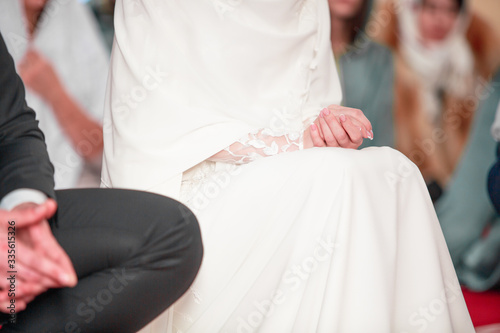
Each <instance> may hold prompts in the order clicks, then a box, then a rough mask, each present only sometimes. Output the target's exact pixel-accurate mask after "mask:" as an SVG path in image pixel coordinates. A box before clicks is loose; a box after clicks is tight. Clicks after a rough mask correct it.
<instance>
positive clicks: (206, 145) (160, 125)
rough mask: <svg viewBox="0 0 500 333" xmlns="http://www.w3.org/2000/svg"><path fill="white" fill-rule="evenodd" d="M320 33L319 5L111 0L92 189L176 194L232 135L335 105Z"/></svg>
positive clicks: (286, 123) (324, 24) (325, 26)
mask: <svg viewBox="0 0 500 333" xmlns="http://www.w3.org/2000/svg"><path fill="white" fill-rule="evenodd" d="M329 31H330V20H329V10H328V2H327V0H286V1H258V0H182V1H165V0H135V1H119V2H117V5H116V9H115V32H116V35H115V41H114V46H113V52H112V64H111V71H110V80H109V86H108V92H107V100H106V106H105V119H104V135H105V151H104V159H103V173H102V181H103V185H104V186H109V187H127V188H135V189H141V190H149V191H153V192H158V193H161V194H165V195H170V196H173V197H177V196H178V191H179V188H180V180H181V177H182V173H183V172H184V171H186V170H187V169H189V168H191V167H192V166H194V165H196V164H198V163H200V162H202V161H204V160H205V159H207V158H209V157H210V156H212V155H213V154H215V153H217V152H218V151H220V150H222V149H224V148H225V147H227V146H229V145H230V144H232V143H233V142H235V141H236V140H237V139H239V138H241V137H242V136H243V135H245V134H247V133H249V132H251V131H253V130H255V129H259V128H264V127H267V128H269V127H273V128H274V129H277V128H278V129H279V128H280V127H282V130H283V131H286V130H289V129H297V128H298V127H300V126H302V120H304V119H306V118H308V117H311V116H313V115H315V114H318V113H319V111H320V110H321V108H322V107H325V106H327V105H329V104H336V103H340V102H341V89H340V85H339V81H338V76H337V72H336V67H335V63H334V61H333V55H332V51H331V45H330V36H329Z"/></svg>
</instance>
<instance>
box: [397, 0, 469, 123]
mask: <svg viewBox="0 0 500 333" xmlns="http://www.w3.org/2000/svg"><path fill="white" fill-rule="evenodd" d="M421 1H422V0H399V8H398V18H399V30H400V31H401V36H400V38H401V51H402V54H403V57H404V58H405V59H406V61H407V63H408V64H409V65H410V66H411V67H412V69H413V70H414V71H416V72H417V74H418V75H419V76H420V78H421V81H422V84H423V88H424V107H425V110H426V111H427V112H428V115H429V117H430V119H431V120H433V121H436V119H437V117H438V116H439V115H440V114H441V110H442V108H441V101H440V96H439V91H445V92H447V93H450V94H451V95H453V96H456V97H461V98H464V97H466V95H467V94H468V93H470V89H471V84H472V78H473V71H474V58H473V55H472V50H471V49H470V46H469V44H468V42H467V39H466V37H465V32H466V29H467V26H468V23H469V17H468V15H467V12H468V10H467V1H464V6H465V7H466V8H464V9H462V10H461V12H460V14H459V16H458V17H457V20H456V22H455V26H454V27H453V29H452V31H451V32H450V33H449V35H448V36H447V37H446V39H445V40H443V41H441V42H436V43H433V44H432V45H425V46H424V45H423V44H422V43H421V40H422V39H421V37H420V32H419V27H418V23H417V15H418V9H417V8H418V4H419V3H421Z"/></svg>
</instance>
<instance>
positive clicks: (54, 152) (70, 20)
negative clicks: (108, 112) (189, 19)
mask: <svg viewBox="0 0 500 333" xmlns="http://www.w3.org/2000/svg"><path fill="white" fill-rule="evenodd" d="M0 30H1V31H2V33H3V35H4V36H5V41H6V44H7V47H8V49H9V52H10V53H11V54H12V56H13V58H14V61H15V63H16V66H17V70H18V73H19V74H20V76H21V78H22V79H23V82H24V84H25V86H26V87H27V93H26V100H27V102H28V104H29V105H30V106H31V107H32V108H33V109H34V110H36V114H37V119H38V120H39V122H40V128H41V129H42V131H43V132H44V134H45V141H46V143H47V148H48V151H49V157H50V160H51V161H52V163H53V164H54V168H55V182H56V188H57V189H62V188H72V187H95V186H98V184H99V182H98V179H99V172H100V166H101V155H102V126H101V124H100V123H101V119H102V108H103V105H104V93H105V89H106V88H105V87H106V78H107V72H108V58H109V56H108V53H107V51H106V46H105V44H104V42H103V39H102V37H101V35H100V33H99V31H98V28H97V25H96V23H95V19H94V18H93V16H92V13H91V12H90V11H89V10H88V9H87V8H86V7H85V6H84V5H82V4H80V3H78V1H76V0H69V1H57V0H23V1H20V0H2V1H1V2H0Z"/></svg>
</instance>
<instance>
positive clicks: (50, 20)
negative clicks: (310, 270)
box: [0, 0, 500, 291]
mask: <svg viewBox="0 0 500 333" xmlns="http://www.w3.org/2000/svg"><path fill="white" fill-rule="evenodd" d="M114 2H115V1H114V0H87V1H85V0H80V1H77V0H48V1H47V0H8V1H6V0H2V1H1V4H0V31H2V33H3V35H4V38H5V40H6V42H7V44H8V47H9V51H10V52H11V54H12V56H13V57H14V60H15V62H16V65H17V68H18V72H19V74H20V76H21V78H22V79H23V81H24V83H25V85H26V87H27V92H28V94H27V99H28V102H29V104H30V106H31V107H33V108H34V109H35V111H36V113H37V117H38V119H39V121H40V127H41V128H42V130H43V131H44V133H45V135H46V141H47V145H48V150H49V155H50V157H51V159H52V162H53V163H54V166H55V169H56V174H55V175H56V176H55V177H56V186H57V188H71V187H89V186H98V183H99V170H100V163H101V161H100V158H101V154H102V127H101V122H100V119H101V113H102V105H103V98H104V91H105V85H106V77H107V67H108V62H109V54H110V52H111V46H112V41H113V8H114ZM329 4H330V16H331V24H332V29H331V41H332V49H333V53H334V58H335V61H336V63H337V67H338V72H339V75H340V80H341V84H342V89H343V96H344V99H343V104H344V105H345V106H349V107H354V108H359V109H361V110H363V111H364V112H365V114H366V115H367V117H368V118H369V119H370V121H371V122H372V124H373V131H374V134H375V136H374V140H373V141H367V142H366V143H365V145H364V147H366V146H368V145H373V146H391V147H394V148H396V149H398V150H400V151H401V152H403V153H404V154H405V155H407V156H408V157H409V158H410V159H411V160H412V161H413V162H414V163H415V164H416V165H417V166H418V167H419V168H420V170H421V172H422V174H423V177H424V179H425V181H426V183H427V185H428V188H429V192H430V194H431V198H432V200H433V202H434V204H435V207H436V211H437V213H438V217H439V220H440V223H441V226H442V229H443V233H444V236H445V238H446V241H447V243H448V247H449V249H450V253H451V255H452V259H453V261H454V264H455V267H456V270H457V274H458V276H459V279H460V281H461V282H462V283H463V284H464V285H466V286H467V287H468V288H470V289H472V290H478V291H482V290H488V289H492V288H493V289H494V288H498V287H499V285H500V283H499V281H500V217H499V215H498V214H499V209H500V163H499V162H498V160H497V158H498V156H499V154H500V149H499V148H498V147H499V146H498V143H497V142H498V141H500V117H497V118H498V119H497V121H495V118H496V114H497V113H500V108H499V102H500V37H499V36H500V20H499V19H498V18H499V16H500V1H498V0H470V1H469V0H379V1H375V0H373V1H372V0H329ZM497 110H498V112H497Z"/></svg>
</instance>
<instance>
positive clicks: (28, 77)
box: [19, 49, 62, 103]
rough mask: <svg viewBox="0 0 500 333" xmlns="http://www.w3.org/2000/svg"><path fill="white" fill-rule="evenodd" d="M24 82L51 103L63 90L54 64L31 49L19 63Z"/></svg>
mask: <svg viewBox="0 0 500 333" xmlns="http://www.w3.org/2000/svg"><path fill="white" fill-rule="evenodd" d="M19 75H20V76H21V78H22V80H23V82H24V84H25V85H26V86H28V87H29V88H30V89H32V90H33V91H35V92H36V93H37V94H38V95H40V96H41V97H42V98H43V99H45V100H46V101H47V102H49V103H54V101H55V100H56V99H57V97H58V95H59V94H60V92H61V90H62V85H61V82H60V81H59V77H58V76H57V74H56V72H55V70H54V68H53V67H52V65H51V64H50V63H49V62H48V61H47V60H46V59H45V58H44V57H43V56H42V55H41V54H40V53H39V52H37V51H35V50H33V49H30V50H28V52H26V55H25V56H24V58H23V59H22V61H21V62H20V64H19Z"/></svg>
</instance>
